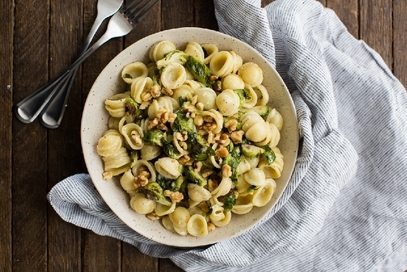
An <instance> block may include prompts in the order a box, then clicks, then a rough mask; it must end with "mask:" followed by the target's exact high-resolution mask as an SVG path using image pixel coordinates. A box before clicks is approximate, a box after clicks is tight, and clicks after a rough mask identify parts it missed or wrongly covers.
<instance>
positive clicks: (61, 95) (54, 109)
mask: <svg viewBox="0 0 407 272" xmlns="http://www.w3.org/2000/svg"><path fill="white" fill-rule="evenodd" d="M107 17H108V15H106V14H100V13H98V16H96V19H95V22H94V23H93V25H92V27H91V29H90V31H89V34H88V36H87V37H86V40H85V42H84V44H83V46H82V50H81V52H80V54H79V55H82V54H83V53H84V52H86V50H87V49H88V47H89V45H90V43H91V41H92V40H93V37H94V36H95V34H96V32H97V30H98V29H99V27H100V25H101V24H102V22H103V21H104V20H105V19H106V18H107ZM77 70H78V68H75V69H73V70H72V71H71V72H70V74H69V77H68V78H67V80H66V81H65V83H64V84H61V88H60V89H59V90H58V91H57V93H56V95H55V96H53V97H52V98H51V99H50V101H48V102H47V104H46V105H45V107H44V109H43V110H42V112H41V113H40V117H39V119H40V122H41V124H42V125H43V126H44V127H46V128H52V129H55V128H58V127H59V125H60V124H61V122H62V118H63V117H64V114H65V109H66V107H67V105H68V97H69V93H70V92H71V88H72V85H73V81H74V79H75V76H76V72H77Z"/></svg>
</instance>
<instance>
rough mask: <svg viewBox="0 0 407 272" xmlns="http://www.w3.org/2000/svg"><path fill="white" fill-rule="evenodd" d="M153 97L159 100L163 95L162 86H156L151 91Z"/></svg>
mask: <svg viewBox="0 0 407 272" xmlns="http://www.w3.org/2000/svg"><path fill="white" fill-rule="evenodd" d="M149 92H150V93H151V96H152V97H154V98H157V97H159V96H160V95H161V90H160V85H158V84H155V85H154V86H153V87H151V88H150V89H149Z"/></svg>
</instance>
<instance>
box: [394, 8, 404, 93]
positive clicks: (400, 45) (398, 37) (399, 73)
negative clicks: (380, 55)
mask: <svg viewBox="0 0 407 272" xmlns="http://www.w3.org/2000/svg"><path fill="white" fill-rule="evenodd" d="M406 11H407V1H405V0H394V1H393V54H394V55H393V73H394V75H395V76H396V77H397V78H398V79H400V81H401V83H402V84H403V85H404V86H407V54H406V44H407V35H406V33H407V16H406Z"/></svg>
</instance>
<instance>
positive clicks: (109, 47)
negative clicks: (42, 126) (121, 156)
mask: <svg viewBox="0 0 407 272" xmlns="http://www.w3.org/2000/svg"><path fill="white" fill-rule="evenodd" d="M96 4H97V1H94V0H84V7H83V10H84V21H83V24H84V33H83V36H82V37H81V38H80V39H79V41H81V40H82V41H84V40H85V38H86V36H87V35H88V33H89V30H90V28H91V27H92V24H93V22H94V20H95V18H96ZM105 28H106V24H104V25H103V26H102V28H101V31H100V32H99V33H98V34H97V35H96V36H95V41H96V40H97V39H98V38H99V37H100V36H101V35H102V33H103V32H104V30H105ZM122 44H123V39H122V38H118V39H113V40H110V41H109V42H107V43H106V44H104V45H103V46H102V47H100V48H99V49H98V50H97V51H96V52H95V53H93V54H92V55H91V56H90V57H89V58H88V59H87V60H85V62H84V63H83V64H82V69H81V71H80V73H81V79H82V81H81V84H80V86H79V87H78V91H79V94H78V97H81V98H82V101H78V105H81V106H78V105H76V106H74V107H75V109H76V110H78V111H79V112H77V114H78V115H79V116H81V114H82V109H83V104H84V103H85V100H86V97H87V95H88V92H89V90H90V88H91V87H92V85H93V82H94V81H95V80H96V78H97V76H98V75H99V73H100V72H101V71H102V70H103V68H104V67H105V66H106V65H107V64H108V63H109V62H110V60H111V59H112V58H114V56H115V55H117V54H118V53H119V52H120V51H121V50H122V48H123V47H122ZM78 121H79V122H80V120H78ZM83 165H84V164H83ZM83 171H86V168H84V167H82V171H81V172H83ZM78 172H79V170H78ZM82 242H83V251H82V271H120V263H121V260H120V256H121V243H120V241H118V240H116V239H113V238H110V237H102V236H100V235H96V234H95V233H93V232H92V231H89V230H82Z"/></svg>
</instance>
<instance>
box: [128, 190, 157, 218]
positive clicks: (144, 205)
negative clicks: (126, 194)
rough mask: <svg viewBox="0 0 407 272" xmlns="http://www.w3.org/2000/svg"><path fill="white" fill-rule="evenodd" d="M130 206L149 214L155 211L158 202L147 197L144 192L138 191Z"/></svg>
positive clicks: (139, 211) (138, 211)
mask: <svg viewBox="0 0 407 272" xmlns="http://www.w3.org/2000/svg"><path fill="white" fill-rule="evenodd" d="M130 207H131V208H132V209H133V210H135V211H136V212H137V213H139V214H148V213H151V212H152V211H154V209H155V207H156V202H155V201H154V200H151V199H148V198H145V197H144V196H143V195H142V194H139V193H136V194H135V195H134V196H132V198H131V199H130Z"/></svg>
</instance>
